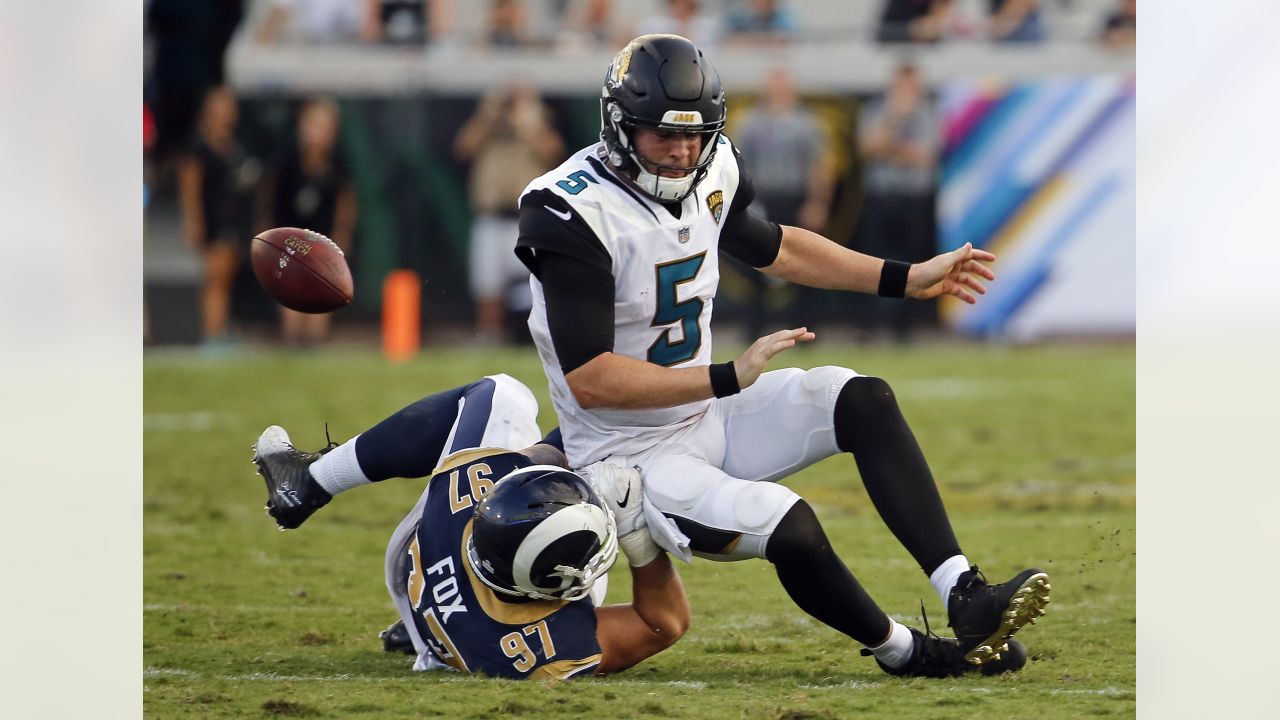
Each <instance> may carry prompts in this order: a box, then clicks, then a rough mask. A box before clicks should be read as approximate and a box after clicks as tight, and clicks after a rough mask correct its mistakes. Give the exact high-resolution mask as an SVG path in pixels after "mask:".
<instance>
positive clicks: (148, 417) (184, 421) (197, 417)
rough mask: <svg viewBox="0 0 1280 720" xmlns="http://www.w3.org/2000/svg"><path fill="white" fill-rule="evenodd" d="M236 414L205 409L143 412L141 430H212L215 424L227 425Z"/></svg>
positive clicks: (230, 423)
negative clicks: (184, 411)
mask: <svg viewBox="0 0 1280 720" xmlns="http://www.w3.org/2000/svg"><path fill="white" fill-rule="evenodd" d="M236 419H237V416H235V415H232V414H230V413H212V412H207V411H203V410H202V411H199V412H190V413H144V414H143V415H142V431H143V432H202V431H205V430H212V429H213V428H214V427H215V426H217V425H222V426H224V427H225V426H229V425H232V424H233V423H234V421H235V420H236Z"/></svg>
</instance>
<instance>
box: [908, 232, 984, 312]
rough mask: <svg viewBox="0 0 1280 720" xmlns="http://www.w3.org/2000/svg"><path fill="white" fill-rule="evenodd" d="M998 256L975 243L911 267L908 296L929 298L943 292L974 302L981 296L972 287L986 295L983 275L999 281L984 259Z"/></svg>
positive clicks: (920, 298) (966, 244)
mask: <svg viewBox="0 0 1280 720" xmlns="http://www.w3.org/2000/svg"><path fill="white" fill-rule="evenodd" d="M995 259H996V256H995V255H992V254H991V253H989V252H987V251H986V250H978V249H976V248H974V247H973V243H965V244H964V247H961V248H956V249H955V250H952V251H951V252H947V253H942V254H941V255H938V256H935V257H933V258H931V259H929V260H926V261H924V262H922V263H916V264H914V265H912V266H911V270H910V271H908V272H907V297H913V298H915V299H917V300H928V299H929V298H935V297H939V296H941V295H954V296H955V297H958V298H960V299H961V300H963V301H965V302H967V303H969V304H970V305H972V304H974V303H976V302H978V299H977V298H975V297H974V296H973V294H972V293H970V292H969V291H970V290H973V291H974V292H976V293H978V294H979V295H985V294H986V292H987V288H986V286H985V285H983V284H982V280H981V279H979V278H985V279H987V280H995V279H996V274H995V273H993V272H991V269H990V268H988V267H987V266H986V265H983V263H984V262H991V261H993V260H995Z"/></svg>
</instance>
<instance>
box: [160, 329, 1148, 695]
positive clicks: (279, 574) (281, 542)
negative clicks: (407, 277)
mask: <svg viewBox="0 0 1280 720" xmlns="http://www.w3.org/2000/svg"><path fill="white" fill-rule="evenodd" d="M721 350H722V352H720V353H718V354H720V355H725V353H726V352H731V351H732V350H733V349H732V348H722V349H721ZM725 357H726V358H727V356H725ZM779 359H780V360H785V362H783V363H781V364H780V365H787V364H794V365H796V366H800V367H811V366H814V365H820V364H838V365H845V366H848V367H852V368H855V369H857V370H859V371H861V372H864V373H867V374H877V375H880V376H882V377H885V378H886V379H888V380H889V381H890V382H891V383H892V384H893V385H894V387H895V389H896V391H897V393H898V396H899V398H900V402H901V404H902V405H903V407H904V409H905V412H906V415H907V418H908V420H909V421H910V422H911V423H912V426H913V427H914V428H915V431H916V434H917V436H918V437H919V438H920V440H921V444H922V445H923V447H924V449H925V453H926V455H927V456H928V457H929V459H930V462H931V464H932V466H933V469H934V473H935V475H936V476H937V478H938V481H939V484H940V486H941V488H942V492H943V496H944V499H945V500H946V501H947V503H948V506H949V507H950V509H951V511H952V519H953V522H954V524H955V526H956V531H957V534H958V535H959V537H960V540H961V542H962V544H963V545H964V548H965V550H966V552H967V553H968V554H969V556H970V557H971V558H972V559H974V560H976V561H978V562H981V563H982V564H983V566H984V568H985V569H986V570H987V572H988V573H989V575H990V576H992V579H993V580H1001V579H1004V578H1003V576H1007V575H1009V574H1011V573H1012V572H1014V571H1015V570H1018V569H1020V568H1021V567H1024V566H1026V565H1030V564H1034V565H1038V566H1040V567H1042V568H1044V569H1046V570H1048V571H1049V572H1050V574H1051V576H1052V581H1053V593H1054V594H1053V602H1052V604H1051V605H1050V612H1049V614H1048V616H1046V617H1045V618H1044V619H1043V620H1042V621H1041V623H1040V624H1039V625H1037V626H1035V627H1031V628H1028V629H1027V630H1024V631H1023V633H1022V634H1020V635H1019V637H1020V638H1021V639H1022V640H1024V641H1025V642H1026V643H1027V645H1028V646H1029V648H1030V650H1031V654H1032V662H1030V663H1029V664H1028V666H1027V668H1026V669H1025V670H1024V671H1023V672H1021V673H1019V674H1017V675H1010V676H1005V677H998V678H983V677H965V678H960V679H953V680H942V681H939V680H912V681H902V680H898V679H894V678H890V677H888V676H885V675H883V674H882V673H880V671H879V670H878V669H877V668H876V666H875V664H874V663H873V662H872V661H871V660H870V659H868V658H862V657H859V656H858V654H857V648H856V646H855V645H854V643H853V642H852V641H850V640H848V639H846V638H845V637H844V636H842V635H839V634H838V633H836V632H834V631H832V630H829V629H827V628H826V627H824V626H822V625H820V624H818V623H816V622H814V621H812V620H810V619H809V618H808V617H807V616H806V615H804V614H803V613H802V612H800V611H799V610H798V609H796V608H795V607H794V606H793V605H792V603H791V601H790V600H789V599H788V598H787V596H786V594H785V593H784V592H783V590H782V588H781V587H780V586H779V584H778V582H777V580H776V579H775V577H774V576H773V573H772V571H771V567H770V566H769V565H768V564H766V563H765V562H763V561H752V562H741V563H733V564H714V563H708V562H704V561H700V560H699V561H696V562H695V564H694V565H692V566H686V565H680V566H679V570H680V572H681V574H682V576H683V578H684V580H685V584H686V587H687V589H688V593H689V598H690V602H691V605H692V607H693V625H692V628H691V629H690V631H689V633H688V635H686V636H685V638H684V639H683V640H682V641H681V642H680V643H679V644H678V645H676V646H675V647H674V648H672V649H670V650H668V651H667V652H665V653H663V654H662V655H659V656H658V657H657V658H654V659H652V660H650V661H648V662H645V663H643V664H641V665H640V666H638V667H636V668H634V669H633V670H631V671H629V672H627V673H624V674H621V675H617V676H614V677H612V678H607V679H589V680H585V681H580V682H574V683H570V684H565V685H558V686H557V685H543V684H532V683H523V684H522V683H514V682H510V681H496V680H489V679H485V678H481V677H469V676H460V675H455V674H452V673H448V674H446V673H439V674H435V673H432V674H421V673H412V672H410V670H409V664H410V663H409V661H408V659H407V656H398V655H397V656H393V655H387V654H384V653H382V652H381V648H380V645H379V642H378V640H377V639H376V637H375V635H376V632H377V631H378V630H380V629H382V628H383V627H384V626H385V625H387V624H388V623H389V622H390V621H391V620H392V619H393V618H394V611H393V610H392V609H391V606H390V603H389V601H388V599H387V597H386V591H385V589H384V587H383V581H382V555H383V551H384V548H385V543H386V540H387V538H388V536H389V535H390V533H391V530H392V529H393V528H394V526H395V524H396V523H397V522H398V521H399V519H400V518H401V516H402V515H403V513H404V512H406V511H407V509H408V508H409V507H410V506H411V505H412V503H413V501H414V499H415V498H416V496H417V494H418V492H419V483H418V482H414V481H390V482H387V483H383V484H381V485H378V486H374V487H371V488H362V489H359V490H356V491H354V492H351V493H349V494H347V495H344V496H342V497H340V498H338V499H337V500H336V501H335V502H334V503H333V504H332V505H330V506H329V507H327V508H325V509H324V510H323V511H322V512H321V513H320V514H319V515H317V516H316V517H315V518H313V519H312V520H311V521H310V522H308V523H307V525H306V526H305V527H304V528H303V529H302V530H299V531H296V532H289V533H281V532H279V531H277V530H276V529H275V526H274V524H273V523H271V522H270V521H269V520H268V519H267V518H266V517H265V516H264V514H263V511H262V503H263V500H264V498H265V491H264V490H263V487H262V484H261V481H260V480H259V479H258V478H257V476H256V475H254V473H253V467H252V465H250V463H249V457H250V445H251V444H252V443H253V441H254V439H255V438H256V436H257V434H258V432H259V431H261V429H262V428H263V427H265V426H266V425H268V424H271V423H279V424H281V425H283V426H285V427H286V428H288V429H289V430H290V431H291V433H292V434H293V437H294V439H295V441H297V442H298V444H299V445H301V446H303V447H310V446H316V447H318V446H320V445H322V444H323V441H324V432H323V425H322V423H323V421H325V420H327V421H329V424H330V429H331V431H332V433H333V435H334V437H335V439H339V440H341V439H346V438H348V437H350V436H351V435H353V434H355V433H357V432H360V431H361V430H363V429H365V428H366V427H368V426H369V425H371V424H372V423H374V422H377V421H378V420H380V419H382V418H383V417H385V416H386V415H387V414H389V413H391V412H393V411H395V410H397V409H399V408H400V407H401V406H403V405H405V404H407V403H408V402H410V401H412V400H415V399H417V398H418V397H420V396H422V395H425V394H428V393H431V392H435V391H438V390H442V389H445V388H448V387H452V386H455V385H459V384H462V383H465V382H468V381H470V380H473V379H475V378H477V377H479V376H480V375H482V374H485V373H493V372H502V371H505V372H508V373H510V374H512V375H515V376H516V377H518V378H520V379H521V380H523V381H525V382H526V383H527V384H528V385H530V387H532V388H533V389H534V390H535V392H536V393H537V394H538V395H539V399H540V402H541V403H542V417H541V421H542V425H543V428H544V429H547V428H549V427H550V426H551V425H552V423H553V422H554V421H553V419H552V414H551V412H550V403H549V401H548V400H547V398H546V392H545V384H544V382H543V381H542V376H541V372H540V369H539V367H538V365H537V360H536V358H535V357H534V356H533V354H532V353H531V352H524V351H505V352H497V353H495V352H492V351H466V350H452V351H441V352H432V353H430V354H427V355H424V356H423V357H422V358H421V359H420V360H418V361H416V362H414V363H411V364H408V365H401V366H391V365H387V364H384V363H383V362H382V361H381V360H380V359H379V358H378V357H377V356H376V355H373V354H360V353H355V354H353V353H339V352H332V353H325V354H316V355H310V356H307V355H285V354H259V355H249V356H244V357H240V358H233V359H230V360H225V361H222V362H218V363H208V362H203V361H201V360H200V359H199V358H198V357H196V356H193V355H183V354H164V353H151V354H149V355H148V356H147V357H146V360H145V368H144V372H145V379H144V387H145V401H144V403H145V422H144V429H145V447H144V463H145V507H144V519H145V528H144V558H145V574H144V587H143V595H144V603H145V605H144V608H143V613H144V619H145V629H144V657H145V669H144V689H145V693H144V703H145V708H146V712H147V714H148V715H149V716H152V717H157V718H174V717H280V716H285V717H293V716H297V717H330V718H342V717H356V718H377V717H388V718H398V719H399V718H405V717H413V716H419V717H447V718H472V717H474V718H496V717H529V718H536V719H537V720H550V719H551V718H561V717H563V718H585V717H602V718H631V717H635V718H650V717H653V718H703V717H705V718H716V719H717V720H730V719H735V718H847V717H858V718H971V717H986V716H989V717H1011V718H1017V717H1036V718H1057V717H1062V718H1075V717H1087V716H1094V715H1099V716H1110V715H1117V716H1133V715H1134V714H1135V710H1136V700H1135V690H1136V679H1135V662H1134V658H1135V628H1136V607H1135V592H1134V581H1135V565H1136V557H1135V549H1136V542H1135V538H1134V528H1135V518H1134V505H1135V490H1134V444H1135V440H1134V408H1135V397H1134V394H1135V390H1134V349H1133V347H1132V345H1118V346H1117V345H1110V346H1090V347H1071V346H1056V347H1043V348H1021V349H1019V348H999V347H987V346H980V347H975V346H965V345H938V346H918V347H914V348H907V349H901V350H898V349H889V348H853V347H848V348H843V349H841V348H836V349H832V348H826V349H816V348H815V349H810V348H803V349H797V350H795V351H792V352H791V353H789V354H787V355H784V356H782V357H781V358H779ZM790 484H791V485H792V487H794V488H795V489H796V490H798V491H799V492H800V493H801V494H802V495H804V496H806V497H808V498H809V499H810V501H811V502H812V503H813V504H814V505H815V507H816V508H817V512H818V515H819V517H820V518H821V519H822V521H823V523H824V525H825V527H826V529H827V532H828V534H829V535H830V537H831V539H832V542H833V544H834V546H835V548H836V549H837V551H838V552H839V553H840V554H841V556H842V557H844V558H845V559H846V561H847V562H848V564H849V565H850V567H851V568H852V569H853V570H854V572H855V573H856V574H857V575H858V576H859V578H860V579H861V580H862V581H863V582H864V584H865V585H866V586H867V587H868V589H869V590H870V591H871V592H872V594H873V595H874V596H875V597H876V598H877V600H879V601H880V603H881V605H882V606H883V607H885V608H886V610H887V611H889V612H890V613H891V614H893V615H894V616H895V617H897V618H898V619H900V620H902V621H903V622H907V623H910V624H915V625H918V622H919V620H918V617H919V603H920V599H921V598H923V599H924V600H925V602H926V607H927V609H928V611H929V616H930V618H931V620H932V621H933V623H934V625H935V628H936V629H938V630H940V631H943V632H945V627H938V626H945V614H944V613H943V611H942V608H941V605H940V603H939V602H938V600H937V598H936V597H935V596H934V594H933V591H932V589H931V588H930V586H929V584H928V582H927V580H926V579H925V578H924V577H923V575H922V574H921V573H920V572H919V570H918V568H916V567H915V566H914V564H913V563H912V561H911V558H910V556H908V555H907V553H906V552H905V551H904V550H902V548H901V547H900V546H899V545H898V544H897V543H896V541H895V540H894V539H893V537H892V536H891V535H890V534H889V532H888V531H887V530H886V529H885V528H884V526H883V525H882V524H881V522H880V521H879V519H878V517H877V516H876V514H875V511H874V509H873V508H872V507H871V505H870V503H869V501H868V500H867V497H866V494H865V493H864V491H863V490H862V488H861V484H860V482H859V481H858V479H857V473H856V470H855V468H854V464H853V462H852V459H851V458H848V457H838V458H832V459H830V460H827V461H824V462H823V463H820V464H819V465H817V466H814V467H813V468H810V469H809V470H806V471H805V472H803V473H801V474H800V475H798V476H796V477H795V478H793V479H792V480H791V481H790ZM610 580H611V586H610V600H611V601H621V600H625V599H626V598H627V597H629V591H630V588H629V583H628V577H627V573H625V572H621V573H619V572H615V573H613V574H612V575H611V578H610Z"/></svg>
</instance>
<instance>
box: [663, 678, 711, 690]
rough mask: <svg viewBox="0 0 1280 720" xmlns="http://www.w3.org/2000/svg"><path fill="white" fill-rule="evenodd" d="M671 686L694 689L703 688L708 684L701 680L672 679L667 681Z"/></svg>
mask: <svg viewBox="0 0 1280 720" xmlns="http://www.w3.org/2000/svg"><path fill="white" fill-rule="evenodd" d="M667 685H670V686H671V687H680V688H690V689H692V690H702V689H703V688H705V687H706V686H707V684H706V683H704V682H702V681H701V680H672V681H670V682H668V683H667Z"/></svg>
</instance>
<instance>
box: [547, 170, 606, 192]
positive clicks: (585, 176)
mask: <svg viewBox="0 0 1280 720" xmlns="http://www.w3.org/2000/svg"><path fill="white" fill-rule="evenodd" d="M588 181H590V182H593V183H595V184H597V185H599V184H600V181H599V180H597V179H595V178H593V177H591V173H589V172H587V171H586V170H579V171H577V172H575V173H570V174H569V177H568V178H567V179H565V180H561V181H560V182H558V183H556V186H557V187H559V188H560V189H561V190H564V191H565V192H567V193H569V194H570V195H577V194H578V193H580V192H582V191H583V190H586V189H587V182H588Z"/></svg>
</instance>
